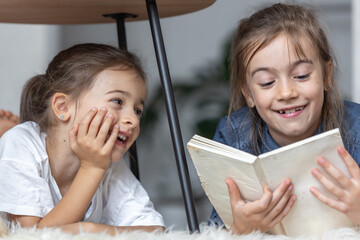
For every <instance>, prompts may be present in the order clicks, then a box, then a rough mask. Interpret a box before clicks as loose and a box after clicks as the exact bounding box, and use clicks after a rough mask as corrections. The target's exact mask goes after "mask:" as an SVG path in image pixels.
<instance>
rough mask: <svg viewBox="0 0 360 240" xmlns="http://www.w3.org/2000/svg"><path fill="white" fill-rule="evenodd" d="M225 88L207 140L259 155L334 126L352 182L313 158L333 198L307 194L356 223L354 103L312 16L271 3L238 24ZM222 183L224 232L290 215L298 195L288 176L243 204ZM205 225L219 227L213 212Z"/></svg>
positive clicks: (359, 196)
mask: <svg viewBox="0 0 360 240" xmlns="http://www.w3.org/2000/svg"><path fill="white" fill-rule="evenodd" d="M230 84H231V87H230V91H231V93H230V95H231V100H230V109H229V115H228V116H227V117H224V118H222V119H221V120H220V122H219V124H218V127H217V130H216V133H215V136H214V140H216V141H218V142H221V143H224V144H227V145H229V146H232V147H235V148H238V149H240V150H243V151H246V152H249V153H251V154H254V155H259V154H262V153H265V152H268V151H271V150H274V149H277V148H279V147H282V146H285V145H288V144H291V143H294V142H297V141H299V140H303V139H305V138H308V137H310V136H313V135H316V134H318V133H321V132H324V131H327V130H331V129H334V128H339V129H340V131H341V134H342V137H343V140H344V145H345V148H346V150H345V149H344V148H343V147H339V148H338V154H339V155H340V156H341V158H342V159H343V160H344V162H345V164H346V166H347V168H348V169H349V172H350V174H351V178H350V179H349V178H347V177H346V176H345V175H344V174H342V173H341V172H340V171H338V170H337V169H336V168H335V167H333V166H332V165H331V164H330V163H329V162H328V161H327V160H326V159H324V158H318V159H317V163H318V165H319V166H320V167H319V168H316V169H313V170H312V174H313V175H314V176H315V178H316V179H318V181H320V183H321V184H322V185H324V187H325V188H326V189H327V190H329V192H330V193H332V194H333V195H334V196H335V198H334V197H330V196H327V195H325V194H323V193H322V192H320V191H319V190H318V189H316V188H314V187H313V188H311V189H309V191H311V192H312V193H313V195H314V196H315V197H317V198H318V199H319V201H321V202H322V203H323V204H326V205H328V206H329V207H332V208H334V209H336V210H338V211H340V212H342V213H343V214H345V215H346V216H347V217H348V218H349V219H350V220H351V221H353V222H354V223H357V224H360V170H359V167H358V165H359V163H360V145H359V142H360V125H359V112H360V106H359V105H358V104H355V103H352V102H348V101H343V100H342V99H341V97H340V93H339V90H338V87H337V86H336V82H335V62H334V57H333V54H332V51H331V49H330V46H329V42H328V40H327V37H326V35H325V33H324V31H323V29H322V28H321V26H320V24H319V22H318V20H317V19H316V17H315V15H314V14H313V12H312V11H310V10H308V9H305V8H303V7H301V6H296V5H287V4H275V5H272V6H270V7H267V8H264V9H262V10H260V11H258V12H256V13H254V14H253V15H251V16H250V17H249V18H245V19H242V20H241V21H240V23H239V26H238V28H237V32H236V33H235V36H234V39H233V43H232V53H231V83H230ZM288 161H291V159H288ZM320 169H321V171H320ZM323 172H326V173H328V175H329V176H330V177H331V178H327V177H326V176H325V175H324V174H323ZM309 174H310V173H309ZM226 183H227V186H228V190H229V195H230V202H231V207H232V214H233V223H232V226H231V230H232V231H233V232H235V233H238V234H243V233H249V232H251V231H254V230H260V231H262V232H267V231H269V230H270V229H271V228H272V227H274V226H275V225H276V224H277V223H279V222H280V221H281V220H282V219H283V218H284V217H285V216H286V215H287V214H288V213H289V212H290V211H291V208H292V206H293V204H294V202H295V201H296V197H297V196H295V195H293V194H292V189H293V188H294V187H295V188H296V186H293V184H292V183H291V179H284V181H283V182H282V184H280V186H279V187H278V188H277V189H275V190H274V191H271V190H270V189H269V188H268V187H264V193H263V195H262V197H261V198H260V199H259V200H257V201H253V202H245V201H244V200H243V199H242V197H241V193H240V192H239V190H238V188H237V186H236V184H235V183H234V181H233V180H232V179H230V178H228V179H226ZM210 222H212V223H214V224H216V225H222V224H223V223H222V221H221V219H220V217H219V216H218V214H217V213H216V211H215V210H213V212H212V214H211V217H210Z"/></svg>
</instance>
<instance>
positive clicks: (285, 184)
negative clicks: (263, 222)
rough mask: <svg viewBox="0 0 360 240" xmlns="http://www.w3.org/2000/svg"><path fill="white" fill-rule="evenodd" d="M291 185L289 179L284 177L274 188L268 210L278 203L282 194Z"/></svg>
mask: <svg viewBox="0 0 360 240" xmlns="http://www.w3.org/2000/svg"><path fill="white" fill-rule="evenodd" d="M290 185H291V180H290V179H289V178H285V179H284V180H283V181H282V182H281V184H280V185H279V186H278V187H277V188H276V189H275V191H274V192H273V197H272V199H271V202H270V206H269V210H271V209H272V208H274V206H275V205H277V204H278V202H279V201H280V200H281V199H282V198H283V196H284V194H285V193H286V192H287V190H288V189H289V186H290Z"/></svg>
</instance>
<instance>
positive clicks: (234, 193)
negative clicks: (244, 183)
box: [225, 178, 245, 207]
mask: <svg viewBox="0 0 360 240" xmlns="http://www.w3.org/2000/svg"><path fill="white" fill-rule="evenodd" d="M225 183H226V185H227V187H228V191H229V197H230V204H231V207H232V206H236V204H238V203H239V202H240V203H245V202H244V200H243V199H242V197H241V194H240V191H239V188H238V187H237V185H236V183H235V182H234V180H232V179H231V178H226V179H225Z"/></svg>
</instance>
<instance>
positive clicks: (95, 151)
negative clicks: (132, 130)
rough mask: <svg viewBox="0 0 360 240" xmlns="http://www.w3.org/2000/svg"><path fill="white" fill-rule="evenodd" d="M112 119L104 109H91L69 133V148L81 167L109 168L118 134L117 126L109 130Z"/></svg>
mask: <svg viewBox="0 0 360 240" xmlns="http://www.w3.org/2000/svg"><path fill="white" fill-rule="evenodd" d="M105 115H106V116H105ZM113 119H114V116H113V115H112V114H107V109H106V108H101V109H100V110H99V111H98V110H97V109H96V108H93V109H91V110H90V111H89V113H88V114H86V115H85V117H84V118H83V119H82V121H81V122H80V124H76V125H75V126H74V128H73V129H72V130H71V131H70V134H69V135H70V146H71V149H72V150H73V151H74V153H75V154H76V156H77V157H78V158H79V159H80V161H81V166H82V167H94V168H101V169H104V170H106V169H107V168H108V167H109V166H110V163H111V152H112V150H113V147H114V144H115V141H116V138H117V135H118V133H119V127H118V125H115V126H114V127H113V129H110V128H111V125H112V123H113ZM110 131H112V132H111V134H110V135H109V132H110Z"/></svg>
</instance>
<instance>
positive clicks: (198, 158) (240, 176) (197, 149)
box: [187, 139, 262, 227]
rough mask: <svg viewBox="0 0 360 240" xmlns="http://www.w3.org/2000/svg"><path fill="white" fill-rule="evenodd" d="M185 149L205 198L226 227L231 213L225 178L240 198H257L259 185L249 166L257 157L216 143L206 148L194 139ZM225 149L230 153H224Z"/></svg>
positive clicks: (253, 171) (228, 225)
mask: <svg viewBox="0 0 360 240" xmlns="http://www.w3.org/2000/svg"><path fill="white" fill-rule="evenodd" d="M222 145H223V146H222ZM187 147H188V151H189V153H190V156H191V158H192V161H193V163H194V166H195V168H196V170H197V173H198V176H199V179H200V182H201V185H202V187H203V189H204V191H205V193H206V195H207V196H208V198H209V200H210V202H211V203H212V205H213V206H214V208H215V209H216V211H217V212H218V214H219V216H220V218H221V219H222V220H223V222H224V224H225V226H226V227H230V225H231V223H232V213H231V206H230V198H229V193H228V189H227V185H226V183H225V179H226V178H227V177H230V178H232V179H233V180H234V181H235V182H236V183H237V185H238V187H239V189H240V192H241V194H242V196H243V197H244V198H246V199H248V200H255V199H259V198H260V197H261V195H262V186H261V185H260V183H259V182H258V181H257V180H256V179H257V176H256V172H255V169H254V167H253V165H252V164H251V163H252V162H254V161H255V160H256V159H257V157H255V156H253V155H251V154H248V153H245V152H241V151H240V150H237V149H234V148H231V147H229V146H226V145H224V144H220V143H214V145H212V146H211V147H209V145H207V144H204V142H203V141H201V142H198V141H196V140H195V141H194V139H191V140H190V142H189V143H188V145H187ZM229 148H231V149H233V150H231V151H228V150H229ZM244 156H245V158H244ZM239 159H244V161H241V160H239Z"/></svg>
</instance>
